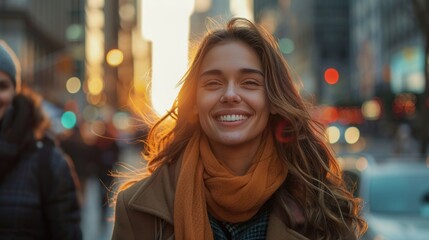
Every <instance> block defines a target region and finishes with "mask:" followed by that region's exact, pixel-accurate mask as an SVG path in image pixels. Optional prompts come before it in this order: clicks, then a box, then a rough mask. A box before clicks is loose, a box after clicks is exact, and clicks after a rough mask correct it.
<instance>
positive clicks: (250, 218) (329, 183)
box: [113, 18, 366, 240]
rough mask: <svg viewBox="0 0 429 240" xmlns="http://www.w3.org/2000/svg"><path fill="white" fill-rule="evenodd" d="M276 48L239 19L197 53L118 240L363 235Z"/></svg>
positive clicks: (120, 223)
mask: <svg viewBox="0 0 429 240" xmlns="http://www.w3.org/2000/svg"><path fill="white" fill-rule="evenodd" d="M294 80H295V79H292V77H291V75H290V72H289V69H288V66H287V63H286V62H285V60H284V58H283V56H282V54H281V52H280V50H279V47H278V45H277V43H276V41H275V39H274V38H273V37H272V36H271V35H270V34H269V33H268V32H267V31H265V30H264V29H262V28H260V27H258V26H256V25H254V24H253V23H251V22H250V21H248V20H246V19H241V18H235V19H232V20H230V21H229V22H228V23H227V26H226V28H225V29H221V30H215V31H212V32H209V33H208V34H207V35H206V36H205V38H204V39H203V41H202V42H201V44H200V45H199V47H198V49H197V52H196V55H195V58H194V59H193V61H192V63H191V65H190V67H189V69H188V71H187V73H186V75H185V76H184V77H183V79H182V82H181V83H182V87H181V90H180V92H179V94H178V97H177V101H176V102H175V103H174V105H173V107H172V109H171V110H170V111H169V112H168V113H167V114H166V115H165V116H163V117H162V118H161V119H160V120H159V121H158V122H156V123H155V125H153V126H152V128H151V130H150V132H149V136H148V139H147V142H146V147H147V154H146V156H145V159H146V160H147V164H148V165H147V171H144V170H142V171H140V172H138V171H137V172H132V173H128V175H126V174H125V176H124V177H125V178H126V179H127V181H126V182H125V183H124V184H123V185H122V187H120V190H121V191H120V192H119V194H118V196H117V201H116V216H115V226H114V232H113V239H170V238H171V239H172V238H173V236H174V239H178V240H181V239H186V240H193V239H356V238H357V237H359V236H360V235H361V234H362V233H363V232H364V231H365V229H366V223H365V221H364V220H363V219H362V218H361V217H360V215H359V211H360V208H361V205H360V203H361V202H360V199H356V198H354V197H353V196H352V194H351V193H350V192H349V191H348V190H347V188H346V186H345V183H344V181H343V180H342V177H341V169H340V168H339V166H338V164H337V162H336V160H335V157H334V155H333V153H332V152H331V150H330V148H329V145H328V143H327V141H326V139H325V136H324V131H323V128H322V126H321V125H320V124H318V123H317V122H316V121H315V120H314V119H312V118H311V116H310V114H309V109H308V106H307V104H306V103H304V100H303V98H302V97H301V96H300V95H299V92H298V90H297V89H296V86H295V82H294Z"/></svg>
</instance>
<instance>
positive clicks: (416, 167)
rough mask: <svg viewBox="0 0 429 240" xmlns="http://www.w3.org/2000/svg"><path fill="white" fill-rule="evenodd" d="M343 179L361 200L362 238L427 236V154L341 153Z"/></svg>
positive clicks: (400, 239) (397, 239)
mask: <svg viewBox="0 0 429 240" xmlns="http://www.w3.org/2000/svg"><path fill="white" fill-rule="evenodd" d="M338 161H339V163H340V165H341V166H342V167H343V172H344V179H345V180H346V182H347V184H348V185H349V187H350V188H351V189H353V190H354V195H355V196H359V197H361V198H362V199H363V201H364V208H363V212H362V214H363V217H364V218H365V219H366V221H367V223H368V231H367V232H366V234H365V235H364V236H363V238H362V239H364V240H428V239H429V158H427V159H422V158H415V157H400V158H388V157H376V158H374V157H368V156H354V157H351V156H347V157H344V156H341V157H339V158H338Z"/></svg>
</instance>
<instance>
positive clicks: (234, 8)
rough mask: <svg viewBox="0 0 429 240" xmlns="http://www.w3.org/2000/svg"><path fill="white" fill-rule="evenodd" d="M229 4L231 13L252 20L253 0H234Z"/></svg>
mask: <svg viewBox="0 0 429 240" xmlns="http://www.w3.org/2000/svg"><path fill="white" fill-rule="evenodd" d="M229 4H230V8H231V13H232V15H234V16H235V17H244V18H247V19H249V20H251V21H253V0H234V1H230V2H229Z"/></svg>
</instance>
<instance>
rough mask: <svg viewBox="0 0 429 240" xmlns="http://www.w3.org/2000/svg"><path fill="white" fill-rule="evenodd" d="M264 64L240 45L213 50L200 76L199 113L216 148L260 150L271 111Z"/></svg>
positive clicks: (243, 44)
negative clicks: (258, 147) (258, 148)
mask: <svg viewBox="0 0 429 240" xmlns="http://www.w3.org/2000/svg"><path fill="white" fill-rule="evenodd" d="M265 81H266V80H265V77H264V73H263V70H262V64H261V61H260V60H259V57H258V55H257V54H256V52H255V51H254V50H253V49H251V48H250V47H249V46H248V45H246V44H245V43H243V42H240V41H230V42H224V43H221V44H218V45H216V46H215V47H213V48H212V49H210V50H209V51H208V53H207V55H206V56H205V57H204V59H203V62H202V65H201V69H200V72H199V79H198V86H197V100H196V110H197V111H198V115H199V121H200V124H201V127H202V129H203V131H204V132H205V133H206V135H207V137H208V138H209V141H210V143H211V145H212V147H216V146H219V147H221V146H235V147H237V146H243V147H252V148H253V149H256V147H257V146H258V144H259V142H260V137H261V135H262V132H263V131H264V129H265V127H266V126H267V122H268V118H269V114H270V109H269V103H268V99H267V96H266V91H265Z"/></svg>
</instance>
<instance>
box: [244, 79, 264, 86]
mask: <svg viewBox="0 0 429 240" xmlns="http://www.w3.org/2000/svg"><path fill="white" fill-rule="evenodd" d="M243 83H244V85H246V86H260V85H261V84H260V83H259V82H258V81H255V80H246V81H244V82H243Z"/></svg>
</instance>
